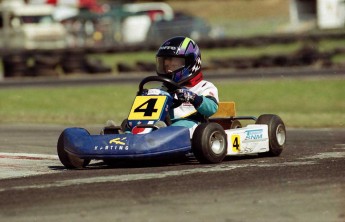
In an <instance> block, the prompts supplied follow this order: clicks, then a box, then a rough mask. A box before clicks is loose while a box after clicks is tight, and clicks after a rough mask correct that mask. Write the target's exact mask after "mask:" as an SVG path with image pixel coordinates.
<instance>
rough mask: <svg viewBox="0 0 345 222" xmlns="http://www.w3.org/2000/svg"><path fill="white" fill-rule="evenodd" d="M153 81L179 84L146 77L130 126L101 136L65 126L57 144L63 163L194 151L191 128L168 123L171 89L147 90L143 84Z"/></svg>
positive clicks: (73, 165)
mask: <svg viewBox="0 0 345 222" xmlns="http://www.w3.org/2000/svg"><path fill="white" fill-rule="evenodd" d="M150 81H160V82H163V83H166V84H168V85H169V86H170V87H172V88H173V89H174V90H175V89H176V88H178V87H179V86H178V85H177V84H176V83H174V82H172V81H171V80H167V79H164V78H161V77H158V76H152V77H147V78H145V79H144V80H143V81H142V82H141V83H140V85H139V91H138V94H137V96H136V98H135V100H134V102H133V105H132V108H131V111H130V113H129V115H128V118H127V120H126V121H127V124H126V126H127V127H126V129H124V127H120V126H118V127H117V128H116V126H112V127H113V128H112V127H108V128H107V127H105V128H104V129H103V133H101V135H90V133H89V132H88V131H87V130H86V129H83V128H67V129H65V130H64V131H63V132H62V133H61V135H60V138H59V141H58V147H57V149H58V156H59V159H60V161H61V162H62V164H63V165H64V166H66V167H67V168H81V167H84V166H86V165H88V164H89V162H90V160H91V159H100V160H104V161H105V162H109V161H112V160H118V159H140V158H153V157H154V158H156V157H157V158H158V157H165V156H172V155H180V154H181V155H183V154H187V153H189V152H191V139H190V132H189V129H188V128H186V127H180V126H167V125H169V124H166V122H167V118H168V117H169V110H170V109H171V107H172V106H173V104H174V102H176V100H174V98H173V96H172V95H171V93H169V92H168V91H165V90H161V89H151V90H146V89H144V88H143V85H144V84H145V83H147V82H150ZM169 120H170V119H169ZM158 123H159V124H158ZM162 124H163V125H164V126H162ZM108 160H109V161H108Z"/></svg>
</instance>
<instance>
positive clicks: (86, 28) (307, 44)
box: [0, 0, 345, 80]
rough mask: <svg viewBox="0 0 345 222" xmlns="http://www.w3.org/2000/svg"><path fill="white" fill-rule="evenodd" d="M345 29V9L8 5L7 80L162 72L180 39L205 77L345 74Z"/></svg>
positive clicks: (6, 0)
mask: <svg viewBox="0 0 345 222" xmlns="http://www.w3.org/2000/svg"><path fill="white" fill-rule="evenodd" d="M344 24H345V0H214V1H207V0H170V1H169V0H167V1H119V0H118V1H116V0H25V1H24V0H1V1H0V55H1V60H2V62H1V65H0V73H1V75H0V76H1V78H0V79H2V80H4V79H6V78H13V77H38V76H45V77H46V76H55V77H56V76H65V75H71V74H102V73H105V74H112V75H117V74H122V73H129V72H154V69H155V65H154V53H155V50H156V49H157V47H158V46H159V45H160V44H161V43H162V42H163V41H164V40H166V39H168V38H170V37H172V36H177V35H184V36H189V37H191V38H192V39H194V40H195V41H196V42H197V43H198V44H199V46H200V47H201V48H202V49H203V51H202V52H203V62H204V68H205V69H233V70H238V69H252V68H270V67H296V66H298V67H300V66H312V67H316V68H329V67H343V66H344V62H343V61H344V58H345V56H344V54H345V49H344V43H345V32H344Z"/></svg>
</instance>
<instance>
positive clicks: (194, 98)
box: [175, 89, 203, 108]
mask: <svg viewBox="0 0 345 222" xmlns="http://www.w3.org/2000/svg"><path fill="white" fill-rule="evenodd" d="M175 93H176V96H177V99H178V100H179V101H180V102H182V103H191V104H193V106H194V107H195V108H198V107H199V106H200V105H201V103H202V101H203V99H202V96H198V95H197V94H195V93H193V92H192V91H189V90H188V89H177V90H176V91H175Z"/></svg>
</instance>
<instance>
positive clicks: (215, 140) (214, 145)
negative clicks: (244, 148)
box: [210, 132, 225, 155]
mask: <svg viewBox="0 0 345 222" xmlns="http://www.w3.org/2000/svg"><path fill="white" fill-rule="evenodd" d="M210 146H211V150H212V152H213V153H214V154H216V155H219V154H221V153H222V152H223V151H224V149H225V140H224V138H223V136H222V134H221V133H219V132H214V133H213V134H212V135H211V138H210Z"/></svg>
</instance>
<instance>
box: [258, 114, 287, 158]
mask: <svg viewBox="0 0 345 222" xmlns="http://www.w3.org/2000/svg"><path fill="white" fill-rule="evenodd" d="M255 124H266V125H267V126H268V138H269V151H268V152H266V153H260V155H264V156H279V155H280V154H281V152H282V151H283V148H284V145H285V140H286V129H285V124H284V122H283V120H282V119H281V118H280V117H279V116H277V115H274V114H264V115H261V116H259V118H258V119H257V120H256V122H255Z"/></svg>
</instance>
